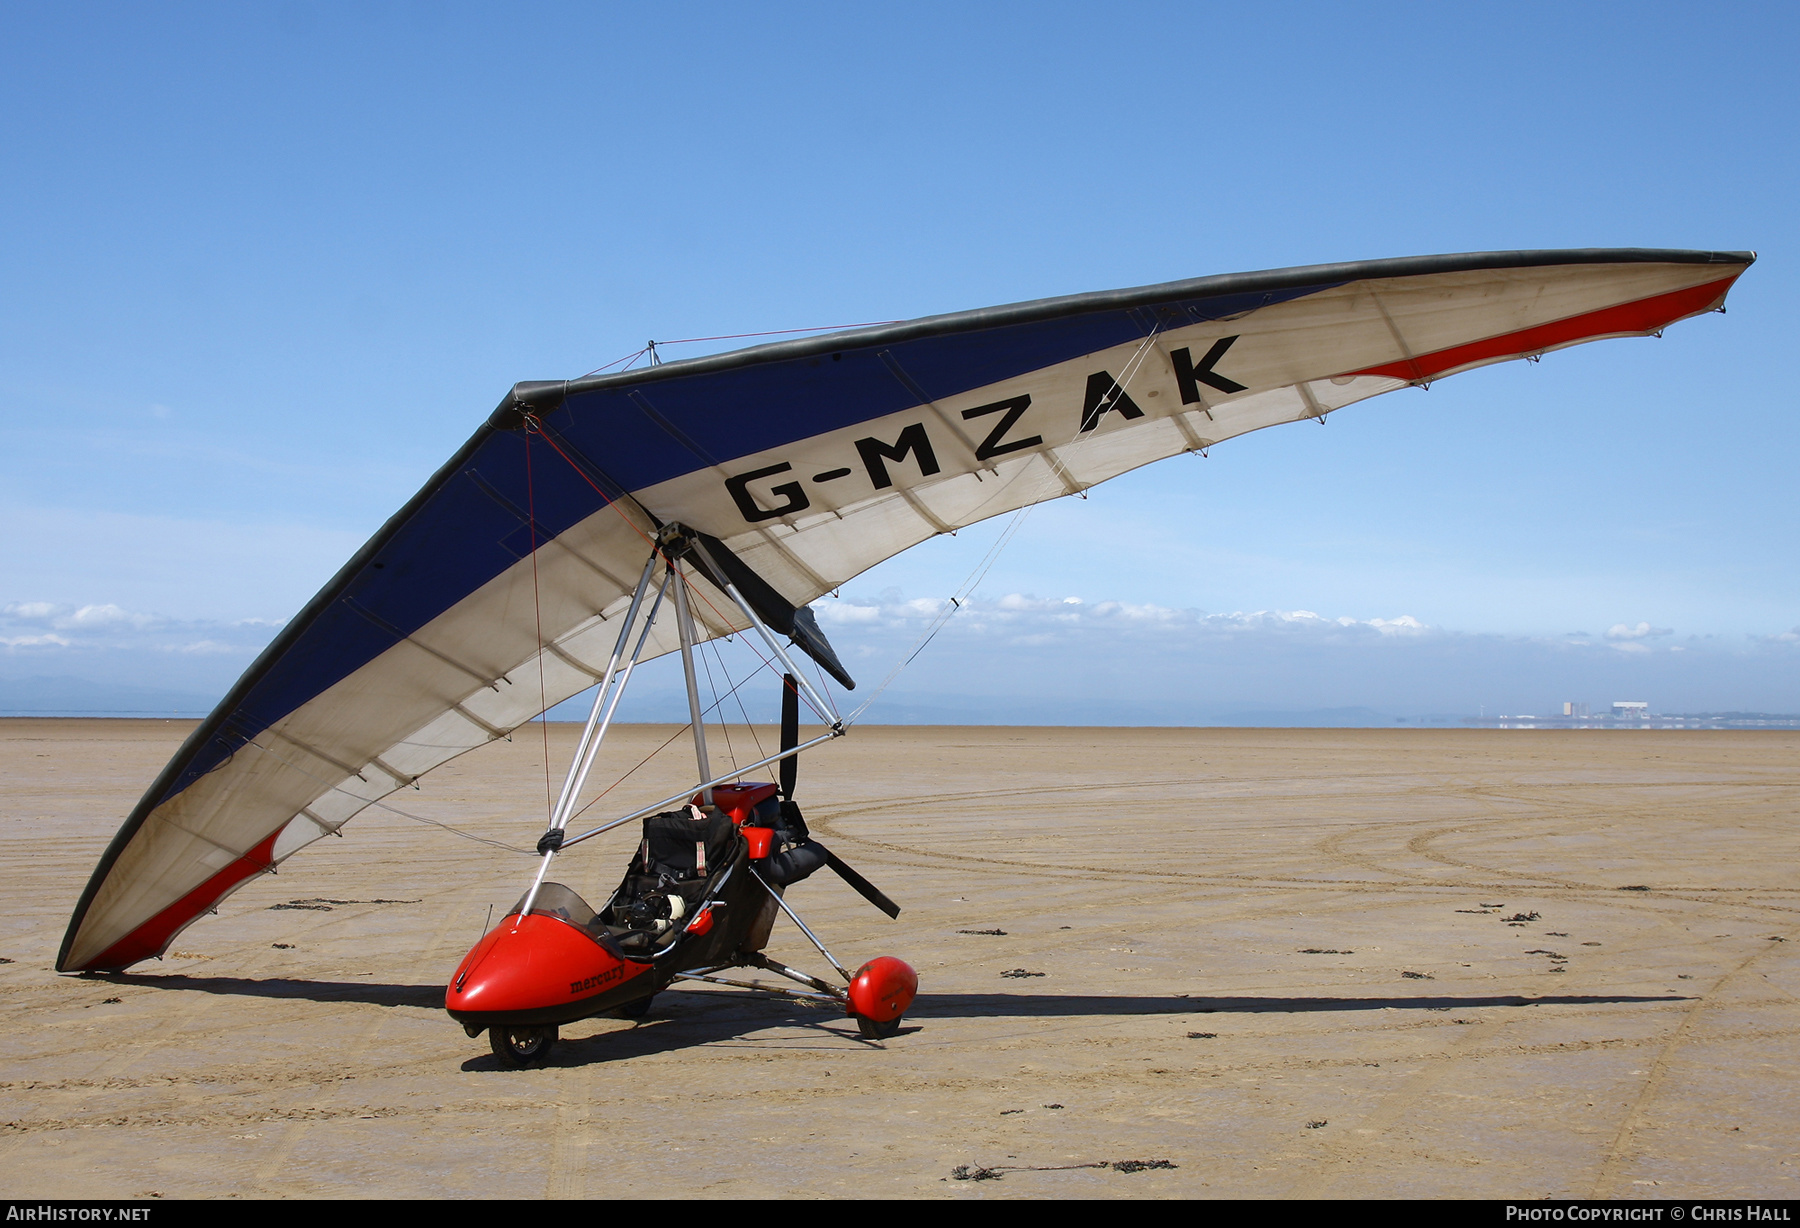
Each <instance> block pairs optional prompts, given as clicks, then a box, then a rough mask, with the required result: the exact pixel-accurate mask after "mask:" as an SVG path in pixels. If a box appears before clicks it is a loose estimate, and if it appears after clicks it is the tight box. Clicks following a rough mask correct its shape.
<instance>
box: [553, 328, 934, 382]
mask: <svg viewBox="0 0 1800 1228" xmlns="http://www.w3.org/2000/svg"><path fill="white" fill-rule="evenodd" d="M898 323H900V321H899V320H866V321H864V322H863V323H861V324H821V325H819V326H818V327H816V328H771V329H768V330H767V331H765V332H760V333H720V334H719V335H718V336H716V337H678V338H677V339H675V340H674V341H652V342H651V343H650V344H649V345H647V346H645V347H644V348H643V349H641V350H634V351H632V352H631V353H629V354H627V355H625V357H623V358H615V359H613V360H612V361H611V362H609V363H607V364H606V366H604V367H595V368H594V369H593V370H592V371H589V372H588V373H587V375H583V376H581V377H580V378H581V379H586V378H587V377H588V375H598V374H600V372H602V371H605V370H608V369H609V368H612V367H616V366H618V365H619V364H620V363H624V364H625V369H626V370H627V371H629V370H630V369H631V364H632V363H634V362H636V361H637V360H638V359H640V358H642V357H643V356H644V355H645V354H649V355H650V356H651V357H652V358H655V355H656V347H657V346H659V345H691V344H693V343H694V342H696V341H737V340H740V339H742V338H744V337H785V336H788V335H789V334H792V333H833V332H836V331H838V330H839V329H842V328H875V327H877V326H879V325H882V324H898Z"/></svg>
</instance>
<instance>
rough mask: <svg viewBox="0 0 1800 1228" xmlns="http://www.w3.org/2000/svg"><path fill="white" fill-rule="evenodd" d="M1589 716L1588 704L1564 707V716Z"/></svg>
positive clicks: (1572, 704)
mask: <svg viewBox="0 0 1800 1228" xmlns="http://www.w3.org/2000/svg"><path fill="white" fill-rule="evenodd" d="M1587 714H1588V706H1587V705H1586V704H1578V703H1565V704H1564V705H1563V715H1564V716H1586V715H1587Z"/></svg>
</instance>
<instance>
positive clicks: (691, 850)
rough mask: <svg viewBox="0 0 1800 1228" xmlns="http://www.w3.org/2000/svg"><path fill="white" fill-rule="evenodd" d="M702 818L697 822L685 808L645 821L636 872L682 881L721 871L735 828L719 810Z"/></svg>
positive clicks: (713, 810)
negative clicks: (640, 864) (639, 863)
mask: <svg viewBox="0 0 1800 1228" xmlns="http://www.w3.org/2000/svg"><path fill="white" fill-rule="evenodd" d="M702 814H703V815H704V817H703V818H699V819H696V818H695V817H694V811H693V809H692V808H691V807H688V808H684V809H681V810H666V811H664V812H663V813H662V814H653V815H651V816H649V817H648V818H646V819H645V820H644V843H643V845H642V846H641V848H640V856H641V858H642V861H643V865H642V867H641V869H640V870H639V872H640V873H643V874H648V875H650V876H652V877H657V876H661V875H667V876H668V877H670V878H672V879H675V880H677V881H682V880H686V879H695V878H706V877H707V876H708V875H710V874H713V873H715V872H716V871H718V870H719V869H720V868H722V867H723V866H724V865H725V863H726V861H727V860H728V859H729V858H730V856H731V849H732V842H733V841H734V840H735V839H736V838H737V826H736V824H734V823H733V822H732V821H731V816H729V815H727V814H725V813H723V812H722V811H720V810H717V809H712V810H705V811H702Z"/></svg>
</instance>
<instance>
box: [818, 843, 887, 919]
mask: <svg viewBox="0 0 1800 1228" xmlns="http://www.w3.org/2000/svg"><path fill="white" fill-rule="evenodd" d="M812 844H813V847H814V848H816V849H818V850H819V851H821V852H823V853H824V854H825V864H826V865H828V866H830V867H831V868H832V869H833V870H835V871H837V876H838V877H839V878H841V879H843V880H844V881H845V882H847V883H849V884H850V886H851V888H852V889H853V890H854V891H855V892H856V894H858V895H860V896H861V897H862V898H863V899H865V900H867V901H869V903H871V904H873V905H875V907H877V908H879V909H880V910H881V911H882V912H884V913H886V914H887V915H888V916H890V917H892V918H893V919H894V920H896V921H898V920H899V919H900V905H898V904H896V903H894V901H892V900H890V899H888V898H887V896H885V895H883V894H881V888H879V887H877V886H876V885H875V884H874V883H872V882H870V881H869V880H868V879H866V878H864V877H863V876H862V875H860V874H858V873H857V872H856V871H855V870H852V869H851V868H850V867H849V866H847V865H845V864H844V860H843V858H841V857H839V856H838V855H837V854H836V853H834V852H832V851H831V850H830V849H828V848H826V847H825V846H824V845H823V844H820V843H819V842H818V841H817V840H814V841H813V842H812Z"/></svg>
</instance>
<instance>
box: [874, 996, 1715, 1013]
mask: <svg viewBox="0 0 1800 1228" xmlns="http://www.w3.org/2000/svg"><path fill="white" fill-rule="evenodd" d="M1682 1001H1686V998H1684V997H1683V996H1682V995H1680V994H1661V995H1648V996H1645V995H1631V994H1544V995H1542V996H1539V997H1527V996H1523V995H1520V994H1493V995H1479V996H1467V997H1463V996H1456V995H1449V994H1439V995H1419V996H1414V995H1407V996H1404V997H1375V998H1251V997H1242V998H1239V997H1229V998H1212V997H1186V996H1183V997H1171V996H1166V995H1165V996H1162V997H1119V996H1112V995H1106V996H1100V995H1094V996H1083V995H1070V994H1010V993H995V994H931V995H930V996H929V997H928V996H926V995H923V994H921V995H920V996H919V999H918V1001H917V1002H915V1003H913V1006H912V1009H911V1010H909V1011H908V1012H907V1018H909V1019H1007V1018H1011V1019H1017V1018H1036V1017H1048V1016H1056V1015H1075V1016H1079V1015H1212V1014H1223V1015H1233V1014H1235V1015H1267V1014H1298V1013H1303V1012H1306V1013H1310V1012H1314V1011H1380V1010H1414V1011H1419V1010H1439V1011H1441V1010H1473V1009H1475V1008H1476V1007H1482V1006H1540V1005H1541V1006H1599V1005H1610V1004H1622V1003H1631V1002H1682Z"/></svg>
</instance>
